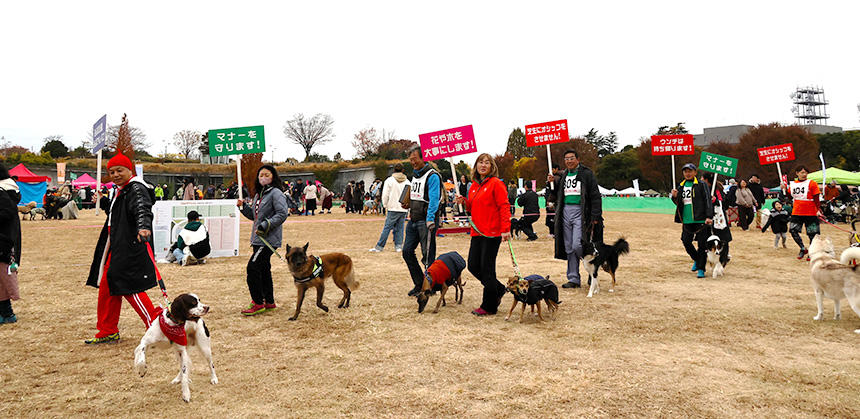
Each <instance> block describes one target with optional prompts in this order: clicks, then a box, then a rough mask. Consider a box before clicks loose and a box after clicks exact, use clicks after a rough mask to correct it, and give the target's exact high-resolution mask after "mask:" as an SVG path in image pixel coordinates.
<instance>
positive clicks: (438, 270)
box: [426, 252, 466, 285]
mask: <svg viewBox="0 0 860 419" xmlns="http://www.w3.org/2000/svg"><path fill="white" fill-rule="evenodd" d="M463 269H466V261H465V260H464V259H463V257H462V256H460V254H459V253H457V252H448V253H443V254H441V255H439V257H437V258H436V260H435V261H434V262H433V263H432V264H430V267H428V268H427V273H426V276H429V278H430V279H429V280H430V281H431V282H432V283H433V285H440V284H444V283H445V282H446V281H448V280H453V279H454V278H455V277H458V276H460V273H462V272H463ZM449 285H450V284H449Z"/></svg>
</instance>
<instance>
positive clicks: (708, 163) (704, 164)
mask: <svg viewBox="0 0 860 419" xmlns="http://www.w3.org/2000/svg"><path fill="white" fill-rule="evenodd" d="M699 169H702V170H707V171H709V172H712V173H716V174H720V175H725V176H730V177H731V176H734V175H735V173H737V170H738V159H735V158H732V157H726V156H721V155H719V154H711V153H708V152H703V153H702V158H701V159H700V160H699Z"/></svg>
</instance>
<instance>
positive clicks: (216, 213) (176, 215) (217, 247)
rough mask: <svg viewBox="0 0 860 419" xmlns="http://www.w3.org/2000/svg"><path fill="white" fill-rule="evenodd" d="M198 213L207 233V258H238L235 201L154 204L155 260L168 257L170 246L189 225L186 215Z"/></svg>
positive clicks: (157, 202)
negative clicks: (193, 212)
mask: <svg viewBox="0 0 860 419" xmlns="http://www.w3.org/2000/svg"><path fill="white" fill-rule="evenodd" d="M191 211H197V213H199V214H200V221H202V222H203V225H204V226H206V231H208V232H209V245H210V246H211V247H212V252H211V253H210V254H209V256H208V257H226V256H238V255H239V217H240V216H241V214H239V208H238V207H236V201H235V200H226V199H208V200H201V201H155V205H153V207H152V212H153V215H154V218H153V220H152V230H153V231H152V238H153V243H154V244H155V258H156V259H163V258H165V257H167V252H168V251H169V250H170V246H171V245H172V244H173V243H174V242H176V239H177V238H178V237H179V232H181V231H182V228H183V227H185V224H187V223H188V213H189V212H191Z"/></svg>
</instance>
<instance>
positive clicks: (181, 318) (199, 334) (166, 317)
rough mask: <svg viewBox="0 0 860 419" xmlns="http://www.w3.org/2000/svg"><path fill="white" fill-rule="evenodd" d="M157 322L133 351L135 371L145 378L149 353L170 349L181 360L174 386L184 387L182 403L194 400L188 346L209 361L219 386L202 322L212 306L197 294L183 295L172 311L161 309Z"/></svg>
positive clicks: (211, 371)
mask: <svg viewBox="0 0 860 419" xmlns="http://www.w3.org/2000/svg"><path fill="white" fill-rule="evenodd" d="M156 310H157V314H158V316H157V317H158V320H157V321H153V322H152V324H151V325H150V326H149V329H147V330H146V333H145V334H144V335H143V338H141V339H140V345H138V346H137V348H135V349H134V367H135V368H136V369H137V372H138V374H140V376H141V377H143V376H144V375H146V349H147V348H149V347H153V346H155V345H156V344H161V345H160V346H166V345H170V346H171V347H173V350H174V351H175V352H176V357H177V358H178V359H179V374H177V375H176V378H174V379H173V381H172V382H171V384H179V383H181V384H182V400H184V401H186V402H188V401H190V400H191V390H190V389H189V388H188V384H189V382H191V378H189V377H188V374H189V372H190V371H191V358H190V357H189V356H188V351H187V350H186V347H187V346H189V345H190V346H195V347H197V349H198V350H200V353H202V354H203V357H204V358H206V360H207V361H209V372H210V380H209V381H210V382H211V383H212V384H218V377H217V376H216V375H215V364H214V363H213V362H212V346H211V341H210V339H209V329H208V328H207V327H206V324H205V323H204V322H203V319H202V318H201V317H202V316H203V315H205V314H206V313H208V312H209V306H207V305H205V304H203V303H201V302H200V299H199V298H197V295H195V294H182V295H180V296H178V297H176V298H175V299H174V300H173V303H171V304H170V311H167V310H163V309H162V308H161V307H159V308H158V309H156Z"/></svg>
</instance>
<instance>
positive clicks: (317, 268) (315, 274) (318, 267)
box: [293, 256, 323, 284]
mask: <svg viewBox="0 0 860 419" xmlns="http://www.w3.org/2000/svg"><path fill="white" fill-rule="evenodd" d="M314 257H315V258H316V261H314V270H313V271H312V272H311V275H310V276H308V277H304V278H299V277H297V276H293V280H294V281H295V282H296V283H297V284H304V283H305V282H308V281H310V280H312V279H316V278H320V277H322V274H323V264H322V258H321V257H319V256H314Z"/></svg>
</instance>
